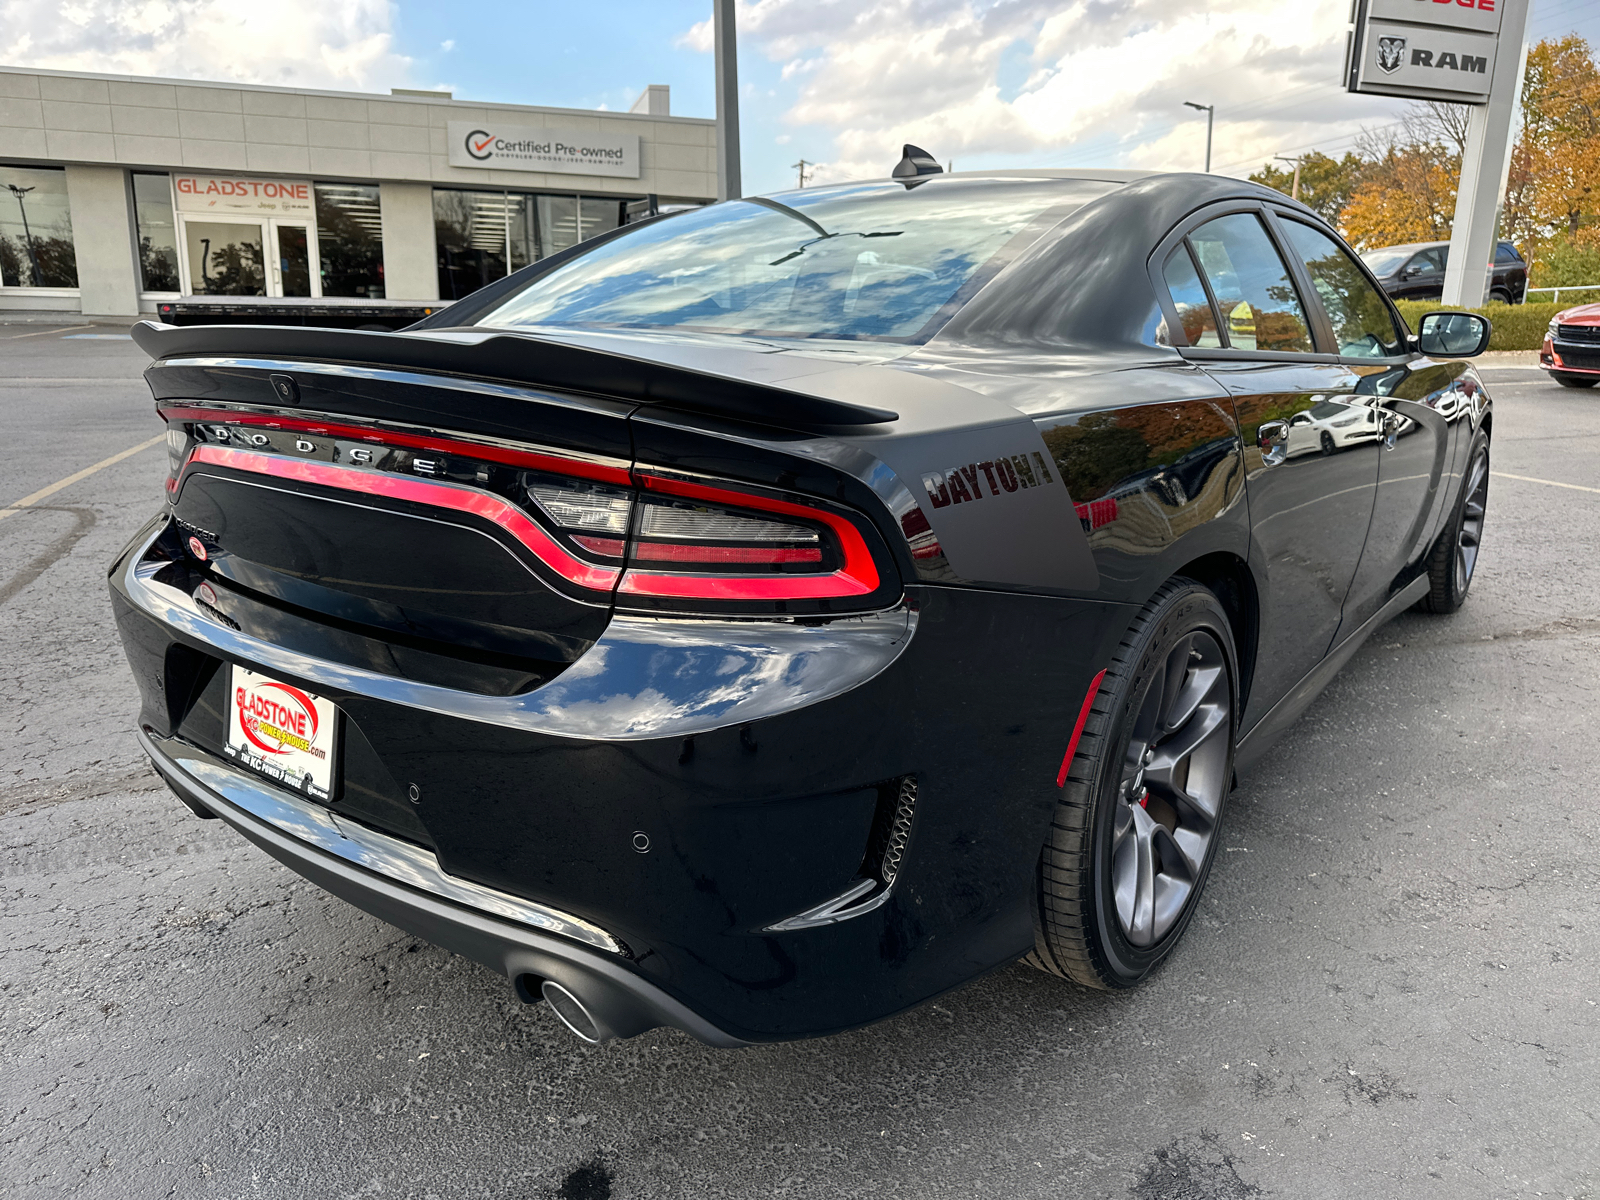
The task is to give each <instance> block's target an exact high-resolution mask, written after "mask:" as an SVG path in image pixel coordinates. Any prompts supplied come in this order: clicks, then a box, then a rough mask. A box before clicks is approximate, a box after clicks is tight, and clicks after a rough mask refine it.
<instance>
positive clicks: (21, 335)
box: [6, 325, 83, 342]
mask: <svg viewBox="0 0 1600 1200" xmlns="http://www.w3.org/2000/svg"><path fill="white" fill-rule="evenodd" d="M82 328H83V326H82V325H67V326H65V327H58V328H55V329H35V330H34V331H33V332H32V333H8V334H6V341H8V342H14V341H16V340H17V339H18V338H25V337H43V336H44V335H45V334H47V333H65V332H66V331H67V330H68V329H82Z"/></svg>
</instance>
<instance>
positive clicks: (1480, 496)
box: [1417, 431, 1489, 613]
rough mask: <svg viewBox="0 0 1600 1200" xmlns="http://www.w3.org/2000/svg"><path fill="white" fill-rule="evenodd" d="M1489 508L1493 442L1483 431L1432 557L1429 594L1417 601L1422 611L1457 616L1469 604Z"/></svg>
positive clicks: (1476, 441)
mask: <svg viewBox="0 0 1600 1200" xmlns="http://www.w3.org/2000/svg"><path fill="white" fill-rule="evenodd" d="M1488 506H1489V438H1488V436H1487V435H1486V434H1484V433H1482V432H1481V431H1480V432H1479V433H1478V434H1477V436H1476V437H1474V438H1473V441H1472V450H1471V453H1470V456H1469V457H1468V459H1467V471H1466V477H1465V479H1464V480H1463V481H1462V485H1461V495H1460V498H1459V499H1458V500H1457V501H1456V508H1455V511H1454V512H1453V513H1452V514H1451V515H1450V522H1449V524H1447V525H1446V526H1445V528H1444V531H1443V532H1442V533H1440V535H1439V540H1438V541H1437V542H1435V543H1434V547H1433V551H1432V553H1431V554H1429V555H1428V594H1427V595H1426V596H1424V597H1423V598H1422V599H1421V600H1419V601H1417V607H1418V608H1421V609H1425V610H1426V611H1428V612H1433V613H1453V612H1455V611H1456V609H1458V608H1460V607H1461V606H1462V605H1463V604H1464V603H1466V599H1467V592H1468V590H1469V589H1470V588H1471V587H1472V576H1473V573H1474V572H1475V571H1476V570H1477V569H1478V550H1479V548H1480V547H1481V546H1482V545H1483V524H1484V518H1485V514H1486V512H1487V510H1488Z"/></svg>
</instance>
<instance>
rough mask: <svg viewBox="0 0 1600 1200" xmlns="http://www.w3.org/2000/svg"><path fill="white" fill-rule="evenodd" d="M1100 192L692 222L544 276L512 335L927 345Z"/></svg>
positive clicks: (511, 301)
mask: <svg viewBox="0 0 1600 1200" xmlns="http://www.w3.org/2000/svg"><path fill="white" fill-rule="evenodd" d="M1117 186H1118V185H1117V184H1115V183H1109V182H1105V181H1102V180H1081V179H1066V180H1063V179H1024V180H1000V181H996V180H955V179H950V180H940V179H937V178H936V179H932V180H929V181H927V182H926V183H923V184H920V185H918V186H914V187H910V188H907V187H906V186H905V185H903V184H899V183H892V182H874V183H856V184H844V185H840V186H837V187H828V188H813V189H807V190H805V191H799V192H789V193H785V194H783V195H780V196H777V197H774V198H771V199H750V200H736V201H732V202H729V203H725V204H716V205H711V206H709V207H706V208H702V209H696V210H693V211H690V212H685V213H679V214H677V215H675V216H672V217H669V218H666V219H664V220H660V221H655V222H652V223H650V224H646V225H641V226H640V227H639V228H638V229H637V230H634V231H632V232H629V233H625V234H623V235H621V236H620V237H617V238H614V239H613V240H611V241H609V242H606V243H604V244H603V245H600V246H597V247H595V249H594V250H593V251H591V252H590V253H588V254H585V255H583V256H582V257H580V258H577V259H575V260H574V261H572V262H569V263H566V264H564V265H563V266H560V267H558V268H556V269H555V270H553V271H551V272H549V273H548V274H545V275H542V276H540V277H539V278H537V279H535V280H533V281H532V282H530V283H529V284H528V286H527V287H525V288H524V289H522V290H521V291H519V292H517V293H516V294H514V295H512V296H510V297H509V298H507V299H506V300H505V301H503V302H502V303H501V304H500V305H499V306H498V307H496V308H495V309H493V310H492V311H490V312H489V313H488V314H487V315H485V316H484V317H482V318H481V319H480V320H479V321H478V324H479V325H489V326H501V327H512V328H533V327H541V326H543V327H549V326H557V327H577V328H587V329H619V328H620V329H663V328H677V329H685V330H696V331H703V332H712V333H731V334H751V335H762V336H768V337H782V338H838V339H872V340H878V341H894V342H917V341H922V340H925V339H926V338H929V337H931V336H932V335H933V333H934V332H935V331H936V330H937V329H938V327H939V326H940V325H942V324H944V322H945V321H947V320H949V319H950V317H951V315H953V314H954V313H955V311H956V310H957V309H959V308H960V307H961V305H962V304H964V303H966V302H967V300H969V299H970V298H971V297H972V296H973V295H974V294H975V293H976V292H977V291H978V289H979V288H981V287H982V286H983V285H984V284H985V283H987V282H988V281H989V280H990V279H991V278H993V277H994V275H995V273H996V272H997V271H999V270H1000V268H1001V267H1003V266H1004V265H1005V264H1006V263H1007V262H1009V261H1011V259H1012V258H1014V257H1015V256H1016V255H1017V254H1018V253H1020V252H1021V251H1022V250H1023V249H1025V248H1026V247H1027V246H1029V245H1031V244H1032V243H1033V242H1034V241H1036V240H1037V239H1038V237H1039V236H1040V235H1041V234H1042V233H1044V232H1045V231H1046V230H1047V229H1049V228H1050V227H1051V226H1053V225H1054V224H1056V223H1057V222H1059V221H1060V220H1061V219H1062V218H1064V217H1065V216H1067V214H1069V213H1071V212H1072V211H1074V210H1075V209H1077V208H1079V207H1081V206H1082V205H1083V204H1085V203H1087V202H1088V201H1090V200H1092V199H1095V198H1096V197H1098V196H1102V195H1104V194H1105V193H1107V192H1109V191H1112V190H1114V189H1115V188H1116V187H1117Z"/></svg>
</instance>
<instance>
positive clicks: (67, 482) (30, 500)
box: [0, 433, 167, 521]
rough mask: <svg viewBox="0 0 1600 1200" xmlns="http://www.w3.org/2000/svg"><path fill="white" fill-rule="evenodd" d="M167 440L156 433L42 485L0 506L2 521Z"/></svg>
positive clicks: (164, 436) (163, 435) (164, 435)
mask: <svg viewBox="0 0 1600 1200" xmlns="http://www.w3.org/2000/svg"><path fill="white" fill-rule="evenodd" d="M166 440H167V435H166V434H164V433H158V434H156V435H155V437H153V438H151V439H150V440H149V441H147V442H140V443H139V444H138V445H137V446H129V447H128V448H127V449H126V450H123V451H121V452H120V453H117V454H113V455H112V456H111V457H110V458H102V459H101V460H100V461H99V462H97V463H95V464H94V465H93V466H92V467H85V468H84V469H83V470H81V471H74V472H73V473H72V474H71V475H68V476H67V477H66V478H65V479H58V480H56V481H55V482H54V483H52V484H51V485H50V486H49V487H42V488H40V489H39V490H38V491H37V492H34V493H32V494H31V495H27V496H24V497H23V498H22V499H21V500H18V501H17V502H16V503H15V504H8V505H6V506H5V507H4V508H0V521H4V520H5V519H6V518H7V517H9V516H10V515H11V514H12V513H18V512H21V511H22V510H23V509H25V508H32V507H33V506H34V505H35V504H37V503H39V501H41V500H48V499H49V498H50V497H51V496H54V495H55V494H56V493H57V492H59V491H60V490H61V489H62V488H67V487H71V486H72V485H73V484H75V483H77V482H78V481H79V480H80V479H87V478H89V476H91V475H93V474H94V473H95V472H96V471H103V470H105V469H106V468H107V467H110V466H115V465H116V464H117V463H119V462H121V461H122V460H123V459H125V458H132V457H133V456H134V455H135V454H137V453H139V451H141V450H148V449H150V447H151V446H154V445H155V444H156V443H157V442H164V441H166Z"/></svg>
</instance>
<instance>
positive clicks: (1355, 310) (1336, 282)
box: [1283, 221, 1402, 358]
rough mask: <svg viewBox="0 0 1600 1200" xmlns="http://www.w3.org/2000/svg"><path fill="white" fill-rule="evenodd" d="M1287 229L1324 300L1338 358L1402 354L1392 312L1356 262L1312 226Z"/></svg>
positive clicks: (1287, 226)
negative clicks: (1390, 313)
mask: <svg viewBox="0 0 1600 1200" xmlns="http://www.w3.org/2000/svg"><path fill="white" fill-rule="evenodd" d="M1283 229H1284V232H1285V233H1287V234H1288V235H1289V243H1290V245H1292V246H1293V247H1294V248H1295V250H1296V251H1297V252H1298V253H1299V255H1300V258H1301V261H1302V262H1304V263H1305V264H1306V273H1307V274H1309V275H1310V276H1311V285H1312V286H1313V287H1314V288H1316V289H1317V295H1318V296H1319V297H1321V299H1322V307H1323V308H1324V309H1325V310H1326V311H1327V314H1328V320H1329V322H1331V323H1332V325H1333V340H1334V342H1335V344H1336V345H1337V346H1338V348H1339V353H1340V354H1341V355H1343V356H1344V357H1346V358H1388V357H1390V356H1391V355H1395V354H1399V353H1401V349H1402V343H1401V340H1400V335H1399V333H1398V332H1396V330H1395V327H1394V321H1393V319H1392V318H1391V317H1390V316H1389V306H1388V304H1386V303H1385V302H1384V299H1383V295H1382V293H1380V292H1379V291H1378V289H1377V288H1375V287H1373V286H1372V284H1371V283H1369V282H1368V281H1367V277H1366V275H1365V274H1363V273H1362V271H1361V268H1360V267H1358V266H1357V265H1356V263H1355V260H1354V259H1353V258H1351V257H1350V256H1349V255H1348V254H1346V253H1345V252H1344V251H1343V250H1342V249H1341V248H1340V247H1339V244H1338V243H1337V242H1335V241H1334V240H1333V239H1332V238H1330V237H1329V236H1328V235H1327V234H1325V233H1322V232H1320V231H1319V230H1316V229H1313V228H1311V226H1309V225H1302V224H1301V223H1300V222H1299V221H1284V222H1283Z"/></svg>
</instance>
